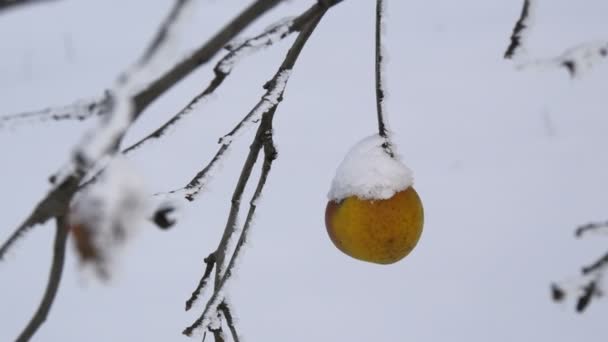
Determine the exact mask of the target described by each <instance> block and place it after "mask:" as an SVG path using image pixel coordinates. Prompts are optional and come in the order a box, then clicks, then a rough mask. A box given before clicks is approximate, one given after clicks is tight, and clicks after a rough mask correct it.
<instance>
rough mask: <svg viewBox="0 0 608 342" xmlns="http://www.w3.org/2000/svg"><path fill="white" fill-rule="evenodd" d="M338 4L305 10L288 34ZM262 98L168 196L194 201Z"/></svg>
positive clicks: (257, 112)
mask: <svg viewBox="0 0 608 342" xmlns="http://www.w3.org/2000/svg"><path fill="white" fill-rule="evenodd" d="M338 2H339V1H334V2H332V3H329V4H328V5H322V4H320V3H316V4H314V5H313V6H311V7H310V8H309V9H308V10H306V11H305V12H303V13H302V14H300V15H299V16H297V17H296V18H295V19H294V20H293V23H292V24H291V25H290V26H289V32H293V31H301V30H302V28H303V26H304V25H305V24H306V23H308V22H310V20H311V18H312V17H313V16H315V15H317V14H318V13H319V12H320V11H322V10H323V8H324V6H329V7H331V6H333V5H335V4H336V3H338ZM262 35H263V34H262ZM262 35H260V36H258V37H261V36H262ZM254 39H257V38H254ZM246 44H247V42H245V43H244V44H243V45H246ZM243 45H241V46H243ZM228 58H229V56H226V61H228V60H229V59H228ZM230 58H231V57H230ZM294 62H295V61H294ZM292 66H293V65H291V66H290V65H289V64H285V63H284V65H283V66H282V67H281V68H279V72H278V73H277V75H275V79H274V80H273V81H271V82H269V83H272V82H275V83H276V81H277V78H278V77H279V76H280V75H281V74H280V72H281V71H285V70H289V69H291V67H292ZM216 69H222V68H221V61H220V63H218V65H217V66H216ZM288 76H289V75H284V77H288ZM270 90H271V89H269V91H267V92H266V94H265V95H264V97H266V96H269V95H270V93H271V91H270ZM264 97H263V98H262V100H261V101H260V102H259V103H258V104H257V105H256V106H255V107H254V108H253V109H252V110H251V111H250V112H249V113H248V114H247V115H246V116H245V117H243V119H242V120H241V121H240V122H239V123H238V124H237V125H236V126H235V127H234V128H233V129H232V130H231V131H230V132H229V133H227V134H225V135H224V136H223V137H222V138H221V139H220V141H219V142H220V144H221V146H220V147H219V149H218V151H217V152H216V153H215V155H214V156H213V158H212V159H211V161H210V162H209V163H208V164H207V165H205V167H203V169H201V170H200V171H199V172H197V174H196V175H195V176H194V177H193V178H192V180H190V182H188V184H186V186H184V187H182V188H179V189H175V190H172V191H169V193H170V194H175V193H178V192H182V191H185V194H184V197H185V198H186V199H187V200H189V201H194V200H195V199H196V197H197V195H198V194H199V192H200V191H201V190H202V189H203V187H204V186H205V185H206V181H207V179H208V176H209V175H210V174H211V173H212V172H211V171H213V170H214V169H215V168H216V167H218V164H219V162H220V161H221V159H222V157H223V156H224V155H225V154H226V153H227V152H228V150H229V149H230V145H231V144H232V142H233V138H234V137H235V136H236V135H237V134H239V133H240V131H241V130H242V129H243V128H244V127H245V126H246V124H247V123H248V122H253V121H256V120H258V117H257V116H258V115H261V113H260V108H262V107H263V105H264Z"/></svg>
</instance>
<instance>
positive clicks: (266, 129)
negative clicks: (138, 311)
mask: <svg viewBox="0 0 608 342" xmlns="http://www.w3.org/2000/svg"><path fill="white" fill-rule="evenodd" d="M327 9H328V7H322V8H320V11H319V13H318V14H317V16H315V17H313V19H312V20H311V22H309V23H308V24H307V25H305V26H304V28H303V29H302V31H301V32H300V34H299V35H298V37H297V38H296V40H295V41H294V43H293V45H292V47H291V48H290V50H289V52H288V53H287V56H286V57H285V60H284V61H283V63H282V65H281V67H280V68H279V71H278V72H277V73H276V74H275V77H274V78H273V80H272V81H271V82H269V84H268V88H269V89H272V88H273V87H275V86H276V80H277V78H278V77H279V75H281V74H282V73H283V72H284V71H285V70H291V69H292V68H293V66H294V64H295V62H296V60H297V58H298V56H299V55H300V52H301V51H302V48H303V47H304V45H305V44H306V41H307V40H308V38H309V37H310V35H311V34H312V32H313V31H314V29H315V28H316V26H317V24H318V23H319V21H320V20H321V18H322V16H323V14H325V12H326V11H327ZM281 100H282V91H281V94H280V95H279V97H278V101H277V102H276V104H275V105H274V106H272V107H271V108H270V109H269V110H268V111H266V112H265V113H264V114H263V116H262V121H261V122H260V125H259V127H258V130H257V133H256V136H255V138H254V140H253V143H252V144H251V147H250V151H249V155H248V156H247V159H246V160H245V164H244V165H243V169H242V171H241V176H240V177H239V180H238V182H237V186H236V188H235V191H234V194H233V197H232V206H231V209H230V213H229V215H228V221H227V223H226V228H225V229H224V234H223V236H222V239H221V241H220V243H219V245H218V248H217V250H216V253H217V254H216V256H217V266H216V272H215V286H214V292H213V295H212V296H211V298H210V299H209V301H208V302H207V305H206V307H205V310H204V311H203V313H202V314H201V316H200V317H199V318H198V319H197V320H196V321H195V322H194V323H193V324H192V325H190V326H189V327H187V328H186V329H184V331H183V334H185V335H187V336H190V335H191V334H192V333H193V332H194V330H195V329H197V328H200V327H201V326H202V325H205V324H207V323H206V322H205V321H206V320H208V319H209V315H211V313H212V312H215V311H216V310H217V307H218V305H219V304H221V302H222V301H223V298H221V291H222V289H223V288H224V286H225V284H226V282H227V281H228V280H229V279H230V277H231V276H232V270H233V269H234V266H235V264H236V260H237V258H238V256H239V252H240V250H241V248H242V246H243V245H244V243H245V241H246V238H247V233H248V231H249V228H250V226H251V222H252V219H253V214H254V212H255V208H256V200H257V199H258V198H259V196H260V195H261V192H262V189H263V187H264V185H265V183H266V179H267V177H268V173H269V172H270V167H271V165H272V161H273V160H274V159H275V158H276V151H275V150H274V146H273V144H272V139H271V138H272V119H273V117H274V113H275V111H276V109H277V106H278V104H279V103H280V101H281ZM262 147H264V154H265V158H264V164H263V165H262V172H261V174H260V179H259V181H258V185H257V187H256V190H255V192H254V195H253V197H252V200H251V201H250V207H249V212H248V214H247V219H246V221H245V224H244V226H243V230H242V231H241V235H240V237H239V240H238V241H237V244H236V246H235V250H234V252H233V254H232V257H231V258H230V261H229V263H228V265H227V267H226V270H225V271H224V270H223V263H224V259H225V257H226V248H227V244H228V241H229V240H230V239H231V238H232V236H233V235H234V234H235V233H236V226H235V224H236V218H237V217H238V213H239V208H240V203H241V197H242V194H243V191H244V188H245V185H246V184H247V182H248V181H249V177H250V175H251V172H252V169H253V166H254V164H255V162H256V159H257V157H258V155H259V152H260V150H261V148H262Z"/></svg>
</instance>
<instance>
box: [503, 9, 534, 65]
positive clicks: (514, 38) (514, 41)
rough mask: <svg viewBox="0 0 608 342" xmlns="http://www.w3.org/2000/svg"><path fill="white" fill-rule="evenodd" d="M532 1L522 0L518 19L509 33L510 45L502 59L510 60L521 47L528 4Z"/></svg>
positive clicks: (525, 26)
mask: <svg viewBox="0 0 608 342" xmlns="http://www.w3.org/2000/svg"><path fill="white" fill-rule="evenodd" d="M531 1H532V0H524V5H523V7H522V9H521V14H520V15H519V19H518V20H517V22H516V23H515V27H514V28H513V33H511V38H510V39H511V43H510V44H509V46H508V47H507V51H505V55H504V57H505V58H506V59H511V58H513V56H514V55H515V52H516V50H517V49H518V48H519V47H520V46H521V45H522V40H523V34H524V30H525V29H526V28H527V27H528V22H527V20H528V18H529V16H530V2H531Z"/></svg>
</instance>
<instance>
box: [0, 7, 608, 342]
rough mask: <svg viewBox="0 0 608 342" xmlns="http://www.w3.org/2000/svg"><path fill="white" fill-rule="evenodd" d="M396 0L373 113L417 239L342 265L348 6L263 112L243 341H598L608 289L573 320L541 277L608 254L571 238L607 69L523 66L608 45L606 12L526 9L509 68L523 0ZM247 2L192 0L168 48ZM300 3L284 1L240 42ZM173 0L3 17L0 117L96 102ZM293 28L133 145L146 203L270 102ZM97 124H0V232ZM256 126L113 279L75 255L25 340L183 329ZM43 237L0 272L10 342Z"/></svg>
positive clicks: (142, 130)
mask: <svg viewBox="0 0 608 342" xmlns="http://www.w3.org/2000/svg"><path fill="white" fill-rule="evenodd" d="M387 2H388V8H387V13H388V16H387V18H386V25H387V29H386V30H387V32H386V37H385V46H386V50H387V52H388V63H387V65H386V73H387V82H388V83H387V91H388V98H387V111H388V115H389V121H390V127H391V129H392V131H393V132H394V140H395V143H396V145H397V147H398V152H399V154H400V155H401V156H402V158H403V160H404V162H405V163H406V164H407V165H408V166H409V167H410V168H412V169H413V171H414V176H415V186H416V189H417V191H418V192H419V194H420V196H421V197H422V199H423V201H424V205H425V218H426V223H425V228H424V232H423V235H422V239H421V241H420V243H419V244H418V246H417V248H416V249H415V250H414V252H412V254H410V255H409V256H408V257H407V258H406V259H404V260H402V261H401V262H399V263H396V264H393V265H389V266H382V265H375V264H368V263H364V262H360V261H357V260H354V259H351V258H349V257H347V256H345V255H344V254H342V253H341V252H339V251H338V250H337V249H336V248H335V247H334V246H333V244H332V243H331V241H330V240H329V238H328V236H327V233H326V231H325V226H324V210H325V205H326V202H327V197H326V195H327V191H328V190H329V185H330V183H331V179H332V177H333V174H334V171H335V168H336V167H337V165H338V164H339V163H340V161H341V160H342V158H343V156H344V154H345V153H346V152H347V151H348V149H349V148H350V147H351V146H352V145H353V144H354V143H355V142H357V141H358V140H360V139H361V138H363V137H365V136H368V135H370V134H374V133H375V132H376V121H375V120H376V114H375V98H374V96H375V93H374V74H373V71H374V40H373V38H374V15H375V13H374V10H375V2H374V1H354V0H345V1H343V3H341V4H339V5H337V6H336V7H334V8H332V9H331V10H330V11H329V12H328V13H327V15H326V16H325V17H324V18H323V20H322V21H321V23H320V25H319V27H318V28H317V30H316V31H315V32H314V33H313V35H312V37H311V39H310V41H309V42H308V43H307V45H306V47H305V48H304V51H303V52H302V55H301V57H300V59H299V60H298V62H297V64H296V67H295V68H294V70H293V73H292V77H291V79H290V81H289V84H288V85H287V89H286V92H285V99H284V101H283V103H282V104H281V105H280V106H279V109H278V111H277V114H276V118H275V128H276V129H275V131H276V132H275V134H276V136H275V142H276V144H277V148H278V152H279V158H278V160H277V161H276V162H275V164H274V167H273V170H272V172H271V175H270V179H269V181H268V184H267V187H266V189H265V192H264V195H263V198H262V199H261V200H260V203H259V207H258V211H257V215H256V219H255V225H254V226H253V229H252V233H251V236H250V239H249V243H248V245H247V247H246V251H245V255H244V257H243V258H241V262H240V265H239V266H238V272H237V274H236V278H235V281H234V282H233V283H232V285H231V287H230V289H229V294H230V295H229V299H230V301H231V303H232V304H233V307H234V308H233V310H234V315H235V316H236V319H237V326H238V328H239V332H240V334H241V335H242V337H243V340H245V341H258V340H266V341H294V342H297V341H349V342H356V341H445V340H451V341H488V340H490V341H497V342H498V341H573V340H584V341H587V342H593V341H605V340H606V337H607V336H608V332H607V331H606V329H605V317H606V315H607V314H608V301H606V302H604V301H602V300H599V301H597V302H594V303H592V304H591V306H590V307H589V309H588V310H587V311H586V312H585V313H584V314H582V315H580V314H577V313H575V310H574V304H573V303H571V302H567V303H565V304H556V303H553V302H552V301H551V299H550V292H549V284H550V283H551V282H552V281H556V280H558V281H561V280H564V279H566V280H567V278H568V277H570V276H575V275H577V272H578V271H579V268H580V266H581V265H583V264H587V263H589V262H592V261H594V260H595V259H596V258H597V257H599V256H600V255H601V254H602V253H603V252H604V251H605V247H606V243H607V240H606V238H603V237H597V236H596V237H588V238H585V239H582V240H576V239H575V238H574V234H573V233H574V228H575V227H576V226H578V225H579V224H582V223H586V222H588V221H595V220H604V219H606V218H608V210H606V204H605V201H606V194H607V193H608V181H607V180H606V167H607V166H608V154H606V153H605V146H607V145H606V144H607V143H608V137H607V135H606V133H605V132H606V129H607V128H608V117H607V116H606V113H605V111H606V108H607V106H608V98H607V97H606V95H605V90H606V86H607V85H608V81H607V80H608V77H607V76H608V66H607V65H605V64H601V63H600V64H597V65H596V66H595V67H594V68H593V69H592V70H591V71H589V72H588V73H586V74H584V75H582V76H581V77H578V78H576V79H571V78H570V76H569V75H568V73H567V71H566V70H565V69H564V68H535V67H530V68H525V69H523V70H519V69H518V66H519V65H522V64H525V63H526V62H529V61H533V60H536V59H545V58H553V57H556V56H559V55H560V54H561V53H563V52H564V51H565V50H566V49H568V48H570V47H572V46H576V45H578V44H581V43H586V42H594V41H598V40H599V41H601V40H602V39H607V38H608V37H606V28H607V26H606V21H605V13H606V11H607V10H608V3H606V2H605V1H601V0H589V1H584V2H572V1H566V0H553V1H537V2H538V6H537V11H536V13H535V16H534V20H533V24H534V25H533V26H532V27H531V28H530V31H529V35H528V39H527V41H526V46H524V48H525V49H524V50H522V54H521V55H520V56H519V57H518V58H517V59H516V60H514V61H507V60H504V59H503V53H504V50H505V49H506V47H507V45H508V43H509V36H510V34H511V31H512V29H513V26H514V24H515V21H516V20H517V18H518V16H519V14H520V12H521V6H522V1H519V0H518V1H499V0H492V1H481V0H464V1H447V0H443V1H441V0H427V1H395V0H393V1H391V0H388V1H387ZM249 3H250V1H237V0H230V1H199V5H198V7H197V10H196V11H195V12H193V13H191V17H190V18H189V19H188V22H187V23H186V25H185V26H184V27H183V28H182V31H181V32H183V35H182V36H181V37H180V40H179V41H178V42H177V43H176V44H175V46H174V47H173V48H174V53H175V55H174V57H175V59H179V57H180V56H184V55H186V54H187V53H188V52H189V51H191V50H192V49H194V48H195V47H197V46H199V45H200V44H201V42H203V41H205V40H206V39H207V38H208V37H209V36H210V35H212V34H213V33H214V32H216V31H217V30H218V29H219V28H220V27H222V25H223V24H224V23H225V22H226V21H227V20H229V19H230V18H232V17H233V16H234V15H235V14H236V13H238V12H239V11H240V10H241V9H242V8H243V7H244V6H246V5H247V4H249ZM312 3H313V1H312V0H310V1H303V0H302V1H286V2H285V3H284V4H282V5H280V6H278V7H277V8H276V9H275V10H273V11H272V12H271V13H269V14H268V15H266V16H264V17H263V18H262V19H261V20H259V21H257V22H256V23H255V24H254V25H253V26H251V27H250V28H249V29H248V30H247V31H246V33H245V34H244V35H243V36H251V35H255V34H257V33H259V32H260V31H261V30H263V29H264V28H266V27H268V26H269V25H271V24H272V23H274V22H276V21H278V20H280V19H281V18H284V17H286V16H294V15H297V14H299V13H301V12H302V11H303V10H305V9H306V8H308V7H309V6H310V5H312ZM170 6H171V1H146V0H131V1H126V2H125V1H93V0H91V1H76V0H63V1H57V2H49V4H46V5H39V6H31V7H24V8H22V9H17V10H11V11H7V12H6V13H3V14H2V15H1V16H0V42H2V43H1V44H0V94H1V95H0V115H5V114H12V113H16V112H22V111H27V110H35V109H40V108H44V107H48V106H58V105H64V104H69V103H71V102H73V101H74V100H77V99H82V98H88V97H91V96H96V95H99V94H101V92H102V91H103V90H104V89H106V88H107V87H108V86H111V85H112V84H113V82H114V80H115V79H116V77H117V75H119V73H120V72H121V71H122V70H125V69H126V68H127V67H128V66H129V65H131V64H132V63H133V62H134V61H135V60H136V59H137V57H138V56H139V55H140V53H141V52H142V51H143V49H144V48H145V47H146V45H147V44H148V42H149V40H150V39H151V38H152V36H153V34H154V33H155V31H156V29H157V27H158V24H159V22H160V21H161V20H162V18H164V16H165V14H166V13H167V11H168V10H169V8H170ZM294 37H295V35H294V36H292V37H290V38H288V39H286V40H284V41H282V42H280V43H278V44H276V45H273V46H272V47H270V48H269V49H267V50H264V51H262V52H260V53H257V54H255V55H253V56H250V57H247V58H246V59H243V60H242V62H241V63H240V64H238V65H237V67H236V68H235V70H234V71H233V73H232V75H231V76H230V77H229V78H228V79H227V80H226V82H225V83H224V84H223V85H222V87H220V88H219V89H218V90H217V91H216V93H215V95H214V96H213V97H212V99H211V100H210V101H208V102H206V103H205V104H204V105H202V106H199V107H198V108H197V110H196V112H195V113H194V114H193V115H191V116H190V117H188V119H186V120H185V121H184V123H183V124H181V125H179V126H177V127H175V128H174V129H173V130H172V131H171V134H169V135H167V136H166V137H165V138H163V139H162V140H160V141H158V142H153V143H150V144H149V145H147V146H145V147H144V148H142V149H141V150H139V151H137V152H136V153H134V154H133V155H132V156H131V157H130V160H131V161H132V162H133V165H134V166H135V167H136V168H137V170H139V171H140V172H141V175H142V177H143V179H144V180H145V182H146V184H147V189H148V190H149V192H150V193H155V192H158V191H166V190H171V189H174V188H178V187H181V186H183V185H184V184H186V182H188V181H189V180H190V178H191V177H192V176H193V175H194V174H195V173H196V172H197V171H198V170H199V169H200V168H201V167H202V166H204V165H205V164H206V163H207V162H208V161H209V160H210V159H211V157H212V156H213V154H214V153H215V151H216V149H217V147H218V146H217V139H218V138H219V137H221V136H222V135H224V134H225V133H227V132H228V131H229V130H230V129H231V128H232V127H233V126H234V124H236V123H237V122H238V121H239V120H240V118H241V117H242V116H243V115H245V114H246V113H247V112H248V111H249V110H250V109H251V108H252V107H253V106H254V105H255V104H256V103H257V101H258V100H259V98H260V96H262V95H263V93H264V90H263V89H262V85H263V84H264V83H265V82H266V81H267V80H269V79H270V78H271V77H272V75H273V74H274V72H275V71H276V69H277V68H278V66H279V64H280V62H281V61H282V59H283V57H284V55H285V53H286V51H287V49H288V48H289V46H290V43H291V42H292V41H293V38H294ZM220 57H221V54H220V55H218V56H216V59H215V60H217V59H218V58H220ZM170 64H171V63H170V61H168V65H170ZM213 65H214V62H213V61H212V62H211V63H210V64H208V65H207V66H206V67H204V68H200V69H199V70H197V71H196V72H195V73H193V74H192V75H190V76H189V77H188V78H187V79H186V80H185V81H183V82H181V83H179V84H178V85H177V86H176V87H174V88H173V89H172V90H171V91H170V92H169V93H168V94H166V95H165V96H163V97H162V98H161V99H159V100H158V101H156V102H155V103H154V104H153V105H152V106H151V107H150V108H149V109H148V110H147V111H146V112H145V115H143V116H142V117H141V119H140V120H138V121H137V123H136V125H135V127H133V129H132V130H131V131H130V132H129V134H128V137H127V139H126V141H125V144H129V143H131V142H134V141H136V140H138V139H139V138H140V137H142V136H143V135H144V134H147V133H149V132H150V131H151V130H153V129H154V128H156V127H157V126H158V125H160V124H161V123H163V122H164V121H165V120H166V119H167V118H169V117H170V116H172V115H173V114H175V112H176V111H177V110H178V109H180V108H181V107H182V106H183V105H185V104H186V103H187V102H188V101H189V100H190V99H191V98H192V97H193V96H194V95H196V94H198V92H200V91H201V90H202V89H203V88H204V87H205V86H206V85H207V82H208V81H209V80H210V79H211V77H212V76H213V72H212V66H213ZM94 124H95V120H89V121H86V122H62V123H55V122H48V123H42V124H40V123H35V122H34V123H31V122H30V123H24V124H20V125H10V126H8V127H4V128H2V129H1V130H0V156H1V159H2V161H1V162H0V165H2V168H1V171H0V189H2V194H1V196H2V197H1V198H2V200H1V203H2V210H1V212H2V215H0V226H1V227H2V228H0V239H2V240H4V239H5V238H6V237H7V236H8V235H9V234H10V232H11V231H12V230H13V229H14V228H15V227H16V226H17V225H18V224H19V223H20V222H21V221H22V220H23V219H24V218H25V217H26V215H27V214H28V213H29V211H30V210H31V208H32V207H33V205H34V203H36V201H38V200H39V199H40V198H41V197H42V196H43V195H44V194H45V193H46V192H47V190H48V189H49V184H48V182H47V179H48V176H49V175H50V174H52V173H53V172H54V171H55V170H56V169H58V168H59V167H60V166H61V165H63V163H64V162H65V161H67V158H68V156H69V153H70V151H71V149H72V147H73V146H74V144H76V143H77V142H78V141H80V138H81V136H82V134H83V132H85V130H86V129H87V128H88V127H92V126H93V125H94ZM253 132H254V130H250V131H249V132H248V133H247V134H244V135H243V136H241V137H240V138H239V140H238V141H237V142H235V144H234V145H233V146H234V147H235V148H234V149H233V150H232V152H231V153H230V154H229V156H228V158H226V159H225V161H224V163H223V166H222V168H221V171H220V172H217V173H216V174H215V175H214V178H213V181H212V182H211V184H210V186H209V187H208V188H207V189H206V190H205V193H204V194H203V195H202V196H201V197H200V198H199V199H198V200H197V201H195V202H193V203H190V204H187V205H186V206H184V208H183V211H182V217H181V219H180V222H179V224H178V225H177V226H176V227H175V228H174V229H172V230H169V231H161V230H158V229H157V228H156V227H154V226H153V225H151V224H148V225H144V226H142V227H141V228H140V230H139V234H138V236H137V238H136V239H135V240H134V241H132V243H131V244H130V245H129V246H128V248H127V250H126V251H125V253H124V255H123V256H122V258H121V262H120V264H119V265H118V266H119V267H118V268H117V269H116V270H115V271H116V272H115V275H114V277H113V278H112V280H111V281H110V282H109V283H107V284H106V283H103V282H100V281H98V280H96V279H95V278H93V277H90V276H87V274H86V273H83V272H81V270H80V266H79V262H78V260H77V259H76V256H75V254H74V250H73V248H72V247H73V246H70V249H69V253H68V257H67V263H66V267H65V270H64V277H63V279H62V283H61V287H60V290H59V294H58V297H57V300H56V302H55V304H54V306H53V308H52V311H51V313H50V317H49V319H48V320H47V322H46V323H45V324H44V325H43V326H42V328H41V330H40V331H39V332H38V333H37V334H36V336H35V337H34V340H36V341H138V340H142V341H143V340H146V341H182V340H183V341H185V340H186V339H187V337H185V336H182V335H181V331H182V330H183V328H184V327H186V326H188V325H189V324H190V323H191V322H192V321H193V320H194V319H195V318H196V317H198V315H199V314H200V312H201V310H202V309H203V307H202V305H201V304H199V305H198V307H196V308H195V309H194V310H192V311H191V312H187V313H186V312H184V302H185V300H186V299H187V298H188V297H189V295H190V293H191V291H192V290H193V289H194V287H195V286H196V284H197V283H198V280H199V278H200V276H201V275H202V272H203V270H204V264H203V258H204V257H206V256H207V255H208V254H209V253H210V252H211V251H212V250H213V249H214V248H215V247H216V246H217V242H218V241H219V238H220V235H221V233H222V231H223V229H224V224H225V220H226V218H227V213H228V209H229V205H230V197H231V195H232V191H233V188H234V185H235V184H236V178H237V176H238V173H239V172H240V169H241V165H242V163H243V160H244V157H245V154H246V152H247V150H248V147H249V144H250V141H251V139H252V135H253ZM254 177H256V174H254ZM255 179H256V178H254V180H255ZM250 194H251V189H250V188H248V191H247V194H246V197H245V198H249V197H248V196H250ZM243 220H244V219H243ZM243 220H241V222H242V221H243ZM53 233H54V228H53V225H52V224H47V225H46V226H42V227H36V228H35V229H34V230H33V231H32V232H31V233H30V234H28V235H27V236H26V238H25V239H23V240H21V241H20V242H19V243H18V245H17V246H16V248H14V249H13V250H12V251H11V252H10V253H9V256H8V258H7V259H6V260H5V261H3V262H1V263H0V303H2V305H1V306H2V309H0V340H2V341H9V340H12V339H13V338H15V337H16V336H17V334H18V332H19V331H20V330H21V329H22V328H23V326H24V325H25V323H26V322H27V321H28V320H29V318H30V316H31V314H32V313H33V312H34V310H35V308H36V307H37V305H38V302H39V300H40V298H41V296H42V292H43V290H44V287H45V285H46V280H47V275H48V269H49V263H50V257H51V249H52V239H53ZM208 338H210V337H209V336H208ZM197 339H199V338H197Z"/></svg>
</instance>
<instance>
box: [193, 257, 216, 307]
mask: <svg viewBox="0 0 608 342" xmlns="http://www.w3.org/2000/svg"><path fill="white" fill-rule="evenodd" d="M203 261H204V262H205V265H206V266H205V273H204V274H203V276H202V277H201V280H200V281H199V282H198V285H197V286H196V289H194V291H192V295H191V296H190V298H188V300H187V301H186V311H188V310H190V309H191V308H192V305H193V304H194V303H195V302H196V300H197V299H198V297H199V296H200V295H202V292H203V290H204V289H205V288H206V287H207V284H208V283H209V278H210V277H211V272H212V271H213V267H214V266H215V253H211V254H209V255H208V256H207V257H206V258H205V259H204V260H203Z"/></svg>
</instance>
